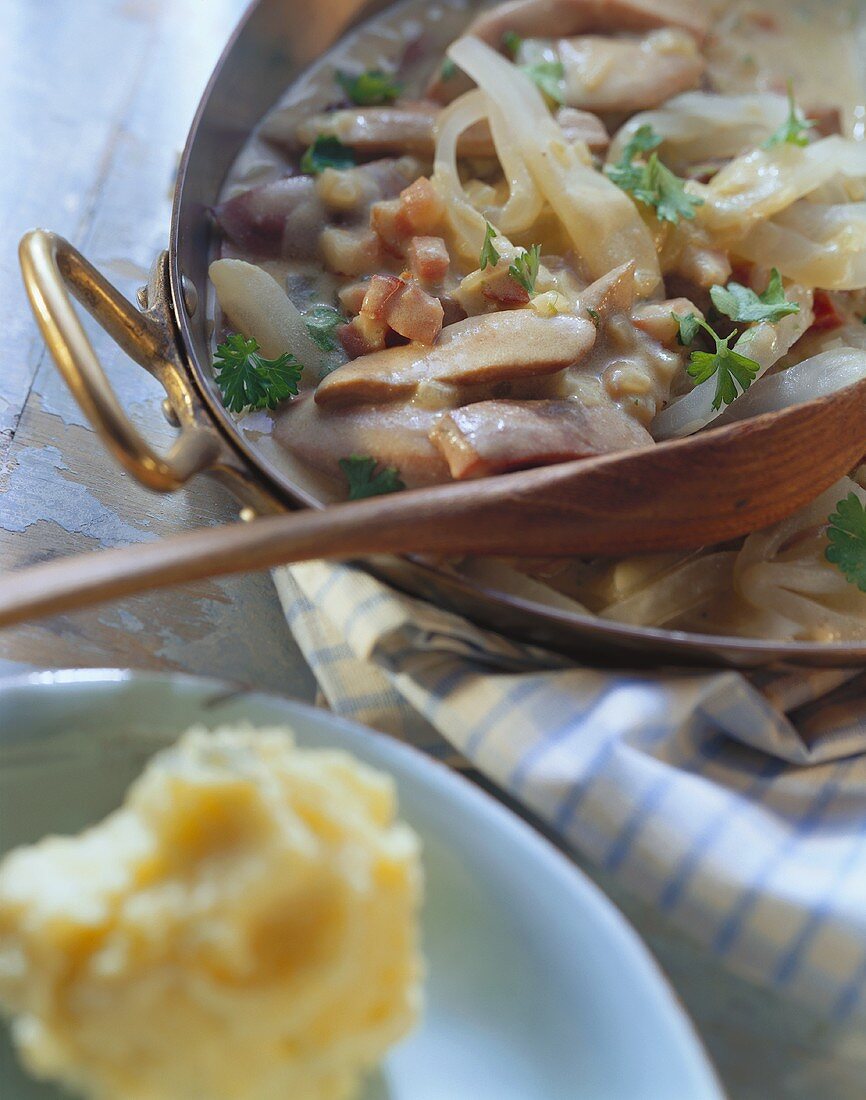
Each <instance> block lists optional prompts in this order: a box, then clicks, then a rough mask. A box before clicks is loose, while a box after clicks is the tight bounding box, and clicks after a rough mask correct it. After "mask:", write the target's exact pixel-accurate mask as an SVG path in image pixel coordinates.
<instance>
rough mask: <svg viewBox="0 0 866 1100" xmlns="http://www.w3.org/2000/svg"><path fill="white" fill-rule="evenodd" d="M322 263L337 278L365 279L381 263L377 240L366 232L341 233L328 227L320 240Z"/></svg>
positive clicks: (380, 250)
mask: <svg viewBox="0 0 866 1100" xmlns="http://www.w3.org/2000/svg"><path fill="white" fill-rule="evenodd" d="M319 248H320V250H321V254H322V260H323V261H324V264H325V267H327V268H328V270H329V271H333V272H335V273H336V274H337V275H367V274H368V273H369V272H371V271H375V270H376V268H377V267H380V266H381V263H382V248H381V243H380V240H379V238H378V236H377V235H376V234H375V233H373V232H372V230H369V229H361V230H352V229H340V228H338V227H337V226H334V225H329V226H328V227H327V228H326V229H324V230H323V231H322V234H321V236H320V237H319Z"/></svg>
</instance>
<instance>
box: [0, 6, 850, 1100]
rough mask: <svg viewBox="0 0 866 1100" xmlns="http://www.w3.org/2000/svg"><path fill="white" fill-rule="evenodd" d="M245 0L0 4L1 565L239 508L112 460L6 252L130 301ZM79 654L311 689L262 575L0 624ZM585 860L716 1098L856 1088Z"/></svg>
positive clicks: (155, 392) (146, 407)
mask: <svg viewBox="0 0 866 1100" xmlns="http://www.w3.org/2000/svg"><path fill="white" fill-rule="evenodd" d="M287 2H289V0H287ZM325 2H327V0H325ZM245 5H246V0H0V55H2V57H3V64H2V65H0V147H2V149H3V166H2V169H0V243H2V247H0V326H2V333H3V344H2V347H3V354H2V359H0V569H3V570H6V569H10V568H13V567H18V566H23V565H26V564H28V563H31V562H37V561H43V560H47V559H49V558H52V557H55V556H57V555H62V554H70V553H74V552H76V551H82V550H88V549H94V548H98V547H110V546H119V545H122V544H125V543H130V542H136V541H145V540H152V539H155V538H158V537H160V536H162V535H166V534H172V533H177V532H180V531H184V530H188V529H189V528H191V527H194V526H201V525H204V524H211V523H215V522H223V521H226V520H228V519H231V518H233V517H234V513H235V509H234V508H233V506H232V503H231V501H230V500H229V499H228V498H227V497H226V496H225V495H224V493H223V492H222V491H221V490H218V489H217V488H215V487H209V486H208V485H207V484H203V483H200V484H196V485H194V486H193V487H191V488H190V489H189V490H187V491H186V492H184V493H182V494H178V495H176V496H170V497H159V496H155V495H154V494H151V493H148V492H146V491H145V490H143V489H141V488H139V487H138V486H136V485H135V484H134V483H132V482H131V481H130V480H129V478H127V477H126V476H125V475H123V474H122V473H121V472H120V471H119V469H118V468H117V467H116V466H115V465H114V464H113V463H112V462H111V461H110V460H109V459H108V458H107V456H106V455H105V453H104V452H103V451H102V449H101V447H100V445H99V443H98V442H97V441H96V440H95V439H94V437H93V435H92V433H91V432H90V431H89V430H88V428H87V425H86V424H84V423H83V422H82V417H81V415H80V413H79V412H78V410H77V408H76V406H75V405H74V403H73V402H72V400H71V398H70V396H69V394H68V393H67V392H66V390H65V388H64V386H63V385H62V383H61V382H60V380H59V378H58V376H57V375H56V372H55V371H54V369H53V367H52V366H51V364H50V363H49V362H48V361H47V359H46V356H45V353H44V350H43V348H42V345H41V342H40V340H39V337H38V334H37V331H36V326H35V324H34V323H33V320H32V317H31V315H30V312H29V309H28V307H27V305H26V302H25V296H24V292H23V289H22V287H21V283H20V279H19V276H18V269H17V260H16V255H15V251H16V245H17V241H18V238H19V237H20V236H21V234H22V233H23V232H24V231H25V230H27V229H29V228H31V227H33V226H36V225H42V226H45V227H46V228H49V229H54V230H56V231H58V232H60V233H62V234H63V235H64V236H67V237H68V238H69V239H70V240H71V241H72V243H73V244H75V245H76V246H78V247H79V248H81V249H82V250H83V251H84V253H85V254H86V255H87V256H88V257H89V258H90V259H91V260H92V261H94V262H95V263H96V265H97V266H98V267H100V268H102V269H103V271H104V272H105V273H106V274H107V275H108V276H109V277H110V278H111V279H112V280H113V281H115V282H116V284H117V285H118V287H119V288H120V289H121V290H122V291H123V292H124V293H125V294H127V295H130V296H132V295H134V292H135V289H136V287H137V286H138V285H139V284H140V283H141V282H143V281H144V279H145V277H146V274H147V269H148V267H149V265H150V264H151V262H152V260H153V259H154V257H155V255H156V254H157V252H158V251H159V250H160V249H161V248H163V247H165V244H166V241H167V236H168V218H169V192H170V188H171V180H172V174H173V171H174V166H175V163H176V158H177V155H178V153H179V150H180V148H181V145H182V143H183V140H184V137H185V135H186V131H187V128H188V126H189V122H190V120H191V118H192V114H193V111H194V109H195V105H196V102H197V100H198V97H199V95H200V92H201V90H202V88H203V87H204V83H205V81H206V79H207V76H208V74H209V72H210V69H211V66H212V64H213V62H214V61H215V60H216V57H217V55H218V53H219V51H220V49H221V47H222V44H223V42H224V41H225V39H226V37H227V36H228V34H229V33H230V31H231V29H232V26H233V24H234V22H235V21H236V19H237V18H238V16H239V15H240V13H241V11H242V10H243V8H244V7H245ZM252 75H254V74H252ZM90 331H91V334H92V336H93V339H94V343H95V345H96V348H97V350H98V352H99V353H100V354H101V355H102V356H103V361H104V363H105V364H106V367H107V369H108V370H109V372H110V374H111V376H112V378H113V379H114V380H115V381H116V383H117V386H118V389H119V392H120V394H121V397H122V399H123V401H124V402H125V403H126V405H127V407H129V408H130V409H131V410H132V413H133V416H134V419H135V422H136V424H137V425H138V426H139V427H140V428H141V429H142V431H146V432H148V433H149V434H150V436H151V438H153V439H154V441H155V442H156V443H157V444H164V443H166V442H168V441H169V440H170V439H171V435H172V432H171V429H170V428H169V427H168V425H167V424H165V423H164V422H163V420H162V418H161V415H160V412H159V402H160V397H161V394H160V391H159V389H158V387H157V386H156V384H155V383H154V382H153V381H152V380H151V379H150V378H149V377H148V376H147V375H145V374H144V372H143V371H141V370H140V369H138V368H136V367H134V366H133V365H132V364H131V363H128V362H125V361H124V360H123V357H122V356H121V355H119V353H117V352H116V351H115V350H114V349H113V348H112V347H111V345H110V343H109V342H108V341H107V340H106V339H105V338H104V337H103V336H102V334H101V333H99V332H97V331H94V329H93V328H91V329H90ZM82 665H83V666H91V667H95V666H117V665H131V666H134V667H139V668H152V669H176V670H181V671H186V672H198V673H203V674H206V675H212V676H218V677H228V678H231V679H235V680H240V681H242V682H245V683H249V684H255V685H256V686H259V687H262V688H270V689H274V690H277V691H280V692H282V693H284V694H289V695H294V696H296V697H299V698H302V699H307V700H309V699H311V698H312V696H313V691H314V686H313V682H312V679H311V677H310V675H309V673H308V671H307V670H306V668H305V667H304V666H303V664H302V661H301V659H300V657H299V656H298V653H297V650H296V648H295V647H294V644H293V642H292V640H291V636H290V634H289V632H288V629H287V628H286V625H285V622H284V620H283V617H282V614H281V612H280V609H279V605H278V603H277V600H276V598H275V594H274V591H273V588H272V586H271V582H270V580H269V578H268V577H267V576H263V575H256V576H252V577H247V578H230V579H226V580H223V581H219V582H207V583H200V584H194V585H189V586H187V587H185V588H182V589H179V590H172V591H169V592H158V593H155V594H153V595H148V596H138V597H135V598H133V599H130V600H127V601H125V602H124V603H123V604H120V605H117V606H113V607H110V608H107V609H102V610H95V611H91V612H85V613H80V614H75V615H68V616H58V617H55V618H53V619H49V620H45V621H43V622H40V623H38V624H35V625H33V626H30V627H24V628H20V629H13V630H10V631H7V632H4V633H2V634H0V673H2V672H4V671H6V672H8V671H11V670H13V669H20V668H27V667H33V666H66V667H72V666H82ZM0 726H2V716H0ZM585 869H587V868H585ZM587 870H589V873H590V874H591V875H592V877H594V878H595V879H596V880H597V881H600V882H601V885H602V886H603V888H604V889H605V890H606V891H607V892H608V893H609V894H610V895H611V896H612V897H613V898H614V900H615V901H616V903H617V904H618V905H620V906H621V907H622V908H623V909H624V911H625V912H626V914H627V916H628V917H629V918H630V919H631V920H632V922H633V923H634V924H635V926H636V927H637V928H638V930H639V931H640V932H641V933H642V934H643V935H644V936H645V938H646V939H647V941H648V942H649V944H650V946H651V948H652V949H653V950H654V952H655V953H656V956H657V957H658V958H659V960H660V962H661V963H662V966H663V967H664V969H665V970H666V972H667V973H668V975H669V977H670V978H671V979H672V981H673V983H674V985H675V987H676V989H677V991H678V992H679V994H680V996H681V997H682V999H683V1001H684V1003H685V1005H686V1007H687V1008H688V1010H689V1011H690V1013H691V1014H692V1016H693V1018H694V1019H695V1021H696V1024H697V1027H698V1030H699V1032H700V1033H701V1035H702V1037H703V1039H704V1041H705V1042H706V1044H707V1046H708V1048H709V1050H710V1053H711V1055H712V1057H713V1058H714V1059H715V1061H716V1064H717V1065H718V1067H719V1069H720V1071H721V1074H722V1077H723V1079H724V1081H725V1083H726V1086H727V1088H728V1091H729V1093H730V1095H731V1097H733V1098H736V1100H768V1098H773V1100H815V1098H816V1097H826V1098H827V1100H855V1098H857V1100H859V1098H860V1097H862V1095H863V1092H864V1085H863V1082H864V1081H866V1039H864V1036H863V1035H862V1034H855V1033H852V1032H843V1031H840V1030H839V1029H837V1028H833V1027H830V1026H828V1025H825V1024H823V1023H821V1022H820V1021H819V1020H818V1019H816V1018H815V1017H813V1016H812V1015H811V1014H810V1013H809V1012H808V1011H806V1010H803V1009H802V1008H800V1007H796V1006H791V1005H788V1004H786V1003H784V1002H783V1001H781V1000H779V999H778V998H776V997H775V996H772V995H770V994H768V993H765V992H762V991H760V990H756V989H754V988H752V987H751V986H749V985H748V984H747V983H745V982H743V981H740V980H739V979H737V978H734V977H732V976H731V975H730V974H728V973H726V972H725V971H724V970H723V969H722V967H721V966H719V965H718V964H717V963H715V962H714V961H713V960H711V959H709V958H708V957H707V956H706V955H705V954H704V953H703V951H701V950H699V949H697V948H696V947H694V946H693V945H691V944H689V943H688V942H686V941H684V939H683V937H682V936H681V935H680V934H679V933H674V932H672V931H671V930H670V928H669V927H668V926H667V925H666V924H665V923H664V922H663V921H662V920H661V918H660V917H659V916H658V915H657V914H655V913H654V912H653V911H652V910H651V908H650V907H648V906H645V905H642V904H639V903H636V902H635V901H634V900H633V899H631V898H630V897H628V896H627V895H625V894H624V893H623V892H622V890H621V889H619V888H618V887H617V886H616V885H615V883H613V882H612V881H611V880H609V879H608V878H607V877H606V876H604V875H602V874H599V873H598V872H596V871H593V870H592V869H587ZM626 1041H627V1040H626ZM641 1100H688V1098H641Z"/></svg>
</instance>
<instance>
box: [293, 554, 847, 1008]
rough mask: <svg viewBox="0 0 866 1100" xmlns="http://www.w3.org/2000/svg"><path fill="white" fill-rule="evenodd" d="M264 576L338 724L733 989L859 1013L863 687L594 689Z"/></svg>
mask: <svg viewBox="0 0 866 1100" xmlns="http://www.w3.org/2000/svg"><path fill="white" fill-rule="evenodd" d="M274 577H275V581H276V585H277V589H278V591H279V594H280V598H281V600H282V603H283V606H284V609H285V612H286V615H287V618H288V621H289V624H290V626H291V629H292V631H293V633H294V635H295V638H296V639H297V641H298V643H299V645H300V647H301V649H302V651H303V652H304V655H305V656H306V658H307V660H308V661H309V663H310V665H311V667H312V669H313V671H314V673H315V675H316V677H317V679H318V682H319V686H320V688H321V692H322V695H323V697H324V699H325V701H326V702H327V704H328V706H330V707H331V708H332V709H333V710H334V711H335V712H336V713H338V714H340V715H343V716H345V717H347V718H352V719H355V720H356V721H359V722H363V723H364V724H366V725H368V726H371V727H373V728H375V729H379V730H382V731H384V732H388V733H391V734H394V735H395V736H398V737H402V738H404V739H406V740H408V741H410V742H411V743H413V744H415V745H416V746H418V747H420V748H422V749H424V750H425V751H427V752H429V753H432V754H433V755H435V756H437V757H439V758H440V759H446V760H448V761H449V762H451V763H454V764H457V765H461V764H463V765H465V764H467V763H468V764H470V765H471V766H473V767H475V768H477V769H478V770H479V771H480V772H481V773H483V774H484V775H485V776H486V777H488V778H489V779H490V780H492V781H493V782H494V783H495V784H497V785H498V786H499V787H500V788H501V789H502V790H504V791H506V792H508V793H509V794H510V795H511V796H512V797H513V798H515V799H516V800H517V801H518V802H520V803H522V804H523V805H525V806H526V807H528V808H529V809H531V810H532V811H533V812H534V813H535V814H537V815H538V816H539V817H540V818H541V819H542V820H543V821H544V822H545V823H547V825H549V827H550V828H551V830H552V831H553V832H554V834H555V835H557V836H558V837H559V838H560V839H561V840H562V842H563V843H564V844H565V845H566V846H571V847H572V848H573V850H575V851H577V852H579V853H581V854H582V855H583V856H585V857H587V858H588V859H589V860H591V861H593V862H595V863H596V864H598V865H599V866H601V867H603V868H605V869H606V870H607V871H609V872H612V873H613V874H615V875H616V876H617V877H618V878H619V879H620V880H621V881H622V882H623V884H624V885H625V886H626V887H627V888H629V889H631V890H632V891H633V892H635V893H637V894H638V895H639V896H640V897H642V898H643V899H644V900H645V901H647V902H649V903H650V904H652V905H654V906H656V907H657V908H659V909H660V910H661V911H663V912H664V913H665V914H667V915H668V916H669V918H670V919H671V920H672V921H674V922H675V923H676V924H677V925H679V926H681V927H682V928H683V929H684V930H685V931H686V932H688V933H689V934H691V936H692V937H695V938H698V939H699V940H701V941H703V942H704V943H706V944H707V945H708V946H709V947H710V948H711V949H712V950H713V951H714V952H716V953H717V954H718V955H719V956H721V957H722V958H724V959H725V960H726V961H728V962H729V963H730V965H731V967H732V968H733V969H736V970H737V971H739V972H740V973H742V974H744V975H746V976H747V977H750V978H751V979H752V980H757V981H759V982H762V983H765V984H768V985H772V986H774V987H776V988H777V989H779V990H782V991H786V992H789V993H790V994H791V995H792V996H795V997H800V998H803V999H805V1000H807V1001H808V1003H809V1004H810V1005H811V1006H812V1007H813V1008H817V1009H819V1010H823V1011H825V1012H826V1013H827V1014H828V1015H830V1016H832V1017H834V1018H837V1019H839V1018H843V1017H845V1016H848V1015H850V1014H851V1013H854V1012H862V1011H864V1010H866V758H864V757H862V756H856V755H854V754H857V753H861V752H862V751H863V749H864V748H866V690H864V688H866V674H862V673H860V672H859V671H847V672H846V671H837V670H830V671H828V670H821V671H818V670H816V671H813V672H804V671H802V670H800V671H797V672H795V673H793V674H790V673H789V674H785V673H778V672H776V673H771V672H766V671H761V672H758V673H751V674H749V676H745V675H742V674H740V673H737V672H732V671H722V672H706V671H699V672H695V671H691V672H657V673H656V672H652V673H646V672H626V671H621V670H614V671H611V670H609V669H605V670H598V669H592V668H586V667H580V666H578V665H576V664H575V663H574V662H572V661H568V660H566V659H564V658H562V657H560V656H558V655H555V654H552V653H548V652H546V651H544V650H542V649H539V648H537V647H535V646H531V645H521V644H519V643H517V642H514V641H511V640H509V639H507V638H504V637H502V636H501V635H498V634H495V633H492V632H490V631H486V630H483V629H481V628H479V627H477V626H474V625H473V624H471V623H469V622H467V621H466V620H465V619H462V618H460V617H459V616H458V615H454V614H450V613H449V612H446V611H443V610H441V609H438V608H435V607H433V606H431V605H430V604H428V603H425V602H423V601H421V600H416V599H412V598H410V597H408V596H405V595H402V594H400V593H397V592H395V591H394V590H393V589H391V588H389V587H387V586H386V585H384V584H382V583H380V582H379V581H377V580H375V579H374V578H373V577H371V576H369V575H368V574H367V573H365V572H363V571H362V570H360V569H358V568H356V567H353V566H351V565H335V564H331V563H324V562H309V563H305V564H302V565H295V566H290V567H286V568H283V569H279V570H277V571H276V572H275V574H274Z"/></svg>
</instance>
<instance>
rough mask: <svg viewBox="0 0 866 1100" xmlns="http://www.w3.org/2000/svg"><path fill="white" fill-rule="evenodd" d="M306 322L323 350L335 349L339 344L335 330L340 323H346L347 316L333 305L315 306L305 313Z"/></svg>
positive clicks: (309, 330)
mask: <svg viewBox="0 0 866 1100" xmlns="http://www.w3.org/2000/svg"><path fill="white" fill-rule="evenodd" d="M304 323H305V324H306V326H307V332H309V334H310V336H311V337H312V338H313V340H314V341H315V343H316V344H317V345H318V346H319V347H320V348H321V349H322V351H333V350H334V348H336V346H337V341H336V337H335V336H334V332H335V330H336V329H337V327H338V326H339V325H344V324H345V323H346V318H345V317H344V316H343V314H342V313H340V311H339V310H338V309H334V307H333V306H313V307H312V309H308V310H307V311H306V313H304Z"/></svg>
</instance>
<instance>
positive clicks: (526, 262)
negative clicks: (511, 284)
mask: <svg viewBox="0 0 866 1100" xmlns="http://www.w3.org/2000/svg"><path fill="white" fill-rule="evenodd" d="M540 256H541V245H540V244H534V245H532V247H531V248H530V249H529V251H528V252H525V251H524V252H521V253H520V255H519V256H516V257H515V259H514V262H513V263H512V264H511V266H510V267H509V268H508V274H509V275H510V276H511V278H512V279H514V280H515V282H518V283H520V285H521V286H522V287H523V289H524V290H525V291H526V293H527V294H528V295H529V296H530V297H532V295H533V294H534V293H535V280H536V279H537V278H538V261H539V257H540Z"/></svg>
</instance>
